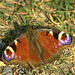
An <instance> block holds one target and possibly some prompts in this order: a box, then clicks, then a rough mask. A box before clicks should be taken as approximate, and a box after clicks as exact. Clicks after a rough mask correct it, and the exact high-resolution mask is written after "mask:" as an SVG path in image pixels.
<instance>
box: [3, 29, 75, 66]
mask: <svg viewBox="0 0 75 75" xmlns="http://www.w3.org/2000/svg"><path fill="white" fill-rule="evenodd" d="M73 42H74V38H73V37H72V36H71V35H70V34H68V33H65V32H63V31H55V30H53V29H35V30H33V29H32V28H29V29H28V30H27V32H26V33H24V34H22V35H21V36H19V37H18V38H16V39H15V40H14V41H13V42H12V43H11V44H10V45H9V46H7V48H6V49H5V51H4V52H3V55H2V60H3V61H4V62H5V63H6V64H15V63H19V64H21V65H23V66H26V67H28V66H29V65H31V64H32V65H34V66H39V65H41V64H42V63H44V64H45V63H48V62H52V61H53V60H55V59H57V58H58V57H59V56H60V53H61V52H62V50H63V49H64V48H65V47H66V46H69V45H71V44H72V43H73Z"/></svg>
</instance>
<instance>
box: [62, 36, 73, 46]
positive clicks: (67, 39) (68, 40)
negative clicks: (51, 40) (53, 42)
mask: <svg viewBox="0 0 75 75" xmlns="http://www.w3.org/2000/svg"><path fill="white" fill-rule="evenodd" d="M71 41H72V40H71V36H70V35H68V37H67V38H66V39H64V40H61V42H62V44H63V45H70V44H71Z"/></svg>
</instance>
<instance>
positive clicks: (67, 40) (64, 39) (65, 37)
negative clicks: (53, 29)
mask: <svg viewBox="0 0 75 75" xmlns="http://www.w3.org/2000/svg"><path fill="white" fill-rule="evenodd" d="M58 40H59V41H60V42H61V43H62V44H63V45H70V44H71V36H70V35H69V34H66V33H65V32H60V33H59V35H58Z"/></svg>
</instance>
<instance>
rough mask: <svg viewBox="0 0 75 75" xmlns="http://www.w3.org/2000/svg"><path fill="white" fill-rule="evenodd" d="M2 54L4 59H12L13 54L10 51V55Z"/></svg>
mask: <svg viewBox="0 0 75 75" xmlns="http://www.w3.org/2000/svg"><path fill="white" fill-rule="evenodd" d="M3 56H4V58H5V60H6V61H8V62H9V61H11V60H12V59H14V54H13V53H12V54H11V55H7V54H5V53H3Z"/></svg>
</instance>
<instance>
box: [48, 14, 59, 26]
mask: <svg viewBox="0 0 75 75" xmlns="http://www.w3.org/2000/svg"><path fill="white" fill-rule="evenodd" d="M49 18H50V20H51V21H52V22H53V23H54V24H56V25H59V24H60V23H58V22H55V21H54V20H53V17H52V15H51V14H49Z"/></svg>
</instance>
